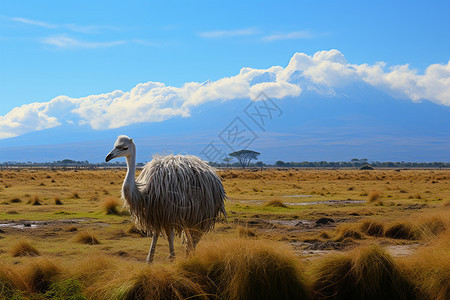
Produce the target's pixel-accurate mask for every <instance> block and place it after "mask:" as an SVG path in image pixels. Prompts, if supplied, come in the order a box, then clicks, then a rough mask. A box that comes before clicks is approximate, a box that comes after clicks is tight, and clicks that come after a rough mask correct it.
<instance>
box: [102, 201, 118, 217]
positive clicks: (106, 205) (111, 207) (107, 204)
mask: <svg viewBox="0 0 450 300" xmlns="http://www.w3.org/2000/svg"><path fill="white" fill-rule="evenodd" d="M119 205H120V204H119V201H118V200H117V199H116V198H114V197H108V198H105V199H104V200H103V201H102V208H103V210H104V211H105V212H106V214H107V215H118V214H119V211H118V210H117V207H118V206H119Z"/></svg>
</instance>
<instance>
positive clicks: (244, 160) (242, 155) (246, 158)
mask: <svg viewBox="0 0 450 300" xmlns="http://www.w3.org/2000/svg"><path fill="white" fill-rule="evenodd" d="M260 154H261V153H259V152H256V151H252V150H239V151H236V152H232V153H230V154H228V155H229V156H232V157H236V159H237V160H238V161H239V164H240V165H241V167H242V168H246V167H248V165H249V164H250V161H251V160H252V159H258V155H260Z"/></svg>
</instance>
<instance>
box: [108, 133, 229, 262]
mask: <svg viewBox="0 0 450 300" xmlns="http://www.w3.org/2000/svg"><path fill="white" fill-rule="evenodd" d="M123 156H124V157H125V158H126V160H127V175H126V177H125V180H124V182H123V186H122V199H123V200H124V204H125V207H127V208H128V209H129V211H130V213H131V218H132V220H133V221H134V223H135V224H136V227H137V228H138V229H140V230H142V231H144V232H147V234H151V235H152V243H151V246H150V251H149V253H148V256H147V262H148V263H151V262H152V261H153V257H154V255H155V248H156V243H157V241H158V237H159V235H160V234H161V233H165V234H166V235H167V239H168V240H169V253H170V254H169V259H170V260H174V259H175V250H174V246H173V240H174V236H175V234H176V235H178V236H180V235H182V236H183V240H184V241H185V242H186V255H188V254H189V253H190V252H191V251H193V250H194V249H195V246H196V245H197V243H198V242H199V240H200V238H201V237H202V235H203V233H205V232H208V231H210V230H212V229H213V228H214V224H215V222H216V219H217V218H218V217H219V215H220V214H221V213H222V214H223V215H224V216H226V212H225V206H224V199H225V198H226V195H225V190H224V188H223V185H222V182H221V180H220V178H219V177H218V176H217V174H216V173H215V172H214V171H213V169H212V168H211V167H210V166H208V165H207V164H206V163H205V162H204V161H202V160H201V159H199V158H198V157H196V156H193V155H168V156H159V155H155V156H154V157H153V160H152V161H151V162H149V163H147V164H146V165H145V167H144V168H143V170H142V172H141V174H140V175H139V176H138V178H137V179H136V180H135V172H136V146H135V144H134V142H133V139H131V138H129V137H127V136H125V135H121V136H119V137H118V138H117V141H116V143H115V144H114V149H113V150H112V151H111V152H110V153H109V154H108V156H106V159H105V161H106V162H108V161H110V160H111V159H113V158H116V157H123Z"/></svg>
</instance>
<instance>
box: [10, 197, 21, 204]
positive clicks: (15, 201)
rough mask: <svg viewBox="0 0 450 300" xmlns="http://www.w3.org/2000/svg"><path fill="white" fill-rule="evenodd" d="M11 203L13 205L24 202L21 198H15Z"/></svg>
mask: <svg viewBox="0 0 450 300" xmlns="http://www.w3.org/2000/svg"><path fill="white" fill-rule="evenodd" d="M9 202H11V203H20V202H22V200H20V199H19V198H13V199H11V200H10V201H9Z"/></svg>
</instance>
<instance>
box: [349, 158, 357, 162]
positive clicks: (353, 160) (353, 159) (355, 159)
mask: <svg viewBox="0 0 450 300" xmlns="http://www.w3.org/2000/svg"><path fill="white" fill-rule="evenodd" d="M357 161H359V159H357V158H352V160H351V162H357Z"/></svg>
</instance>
